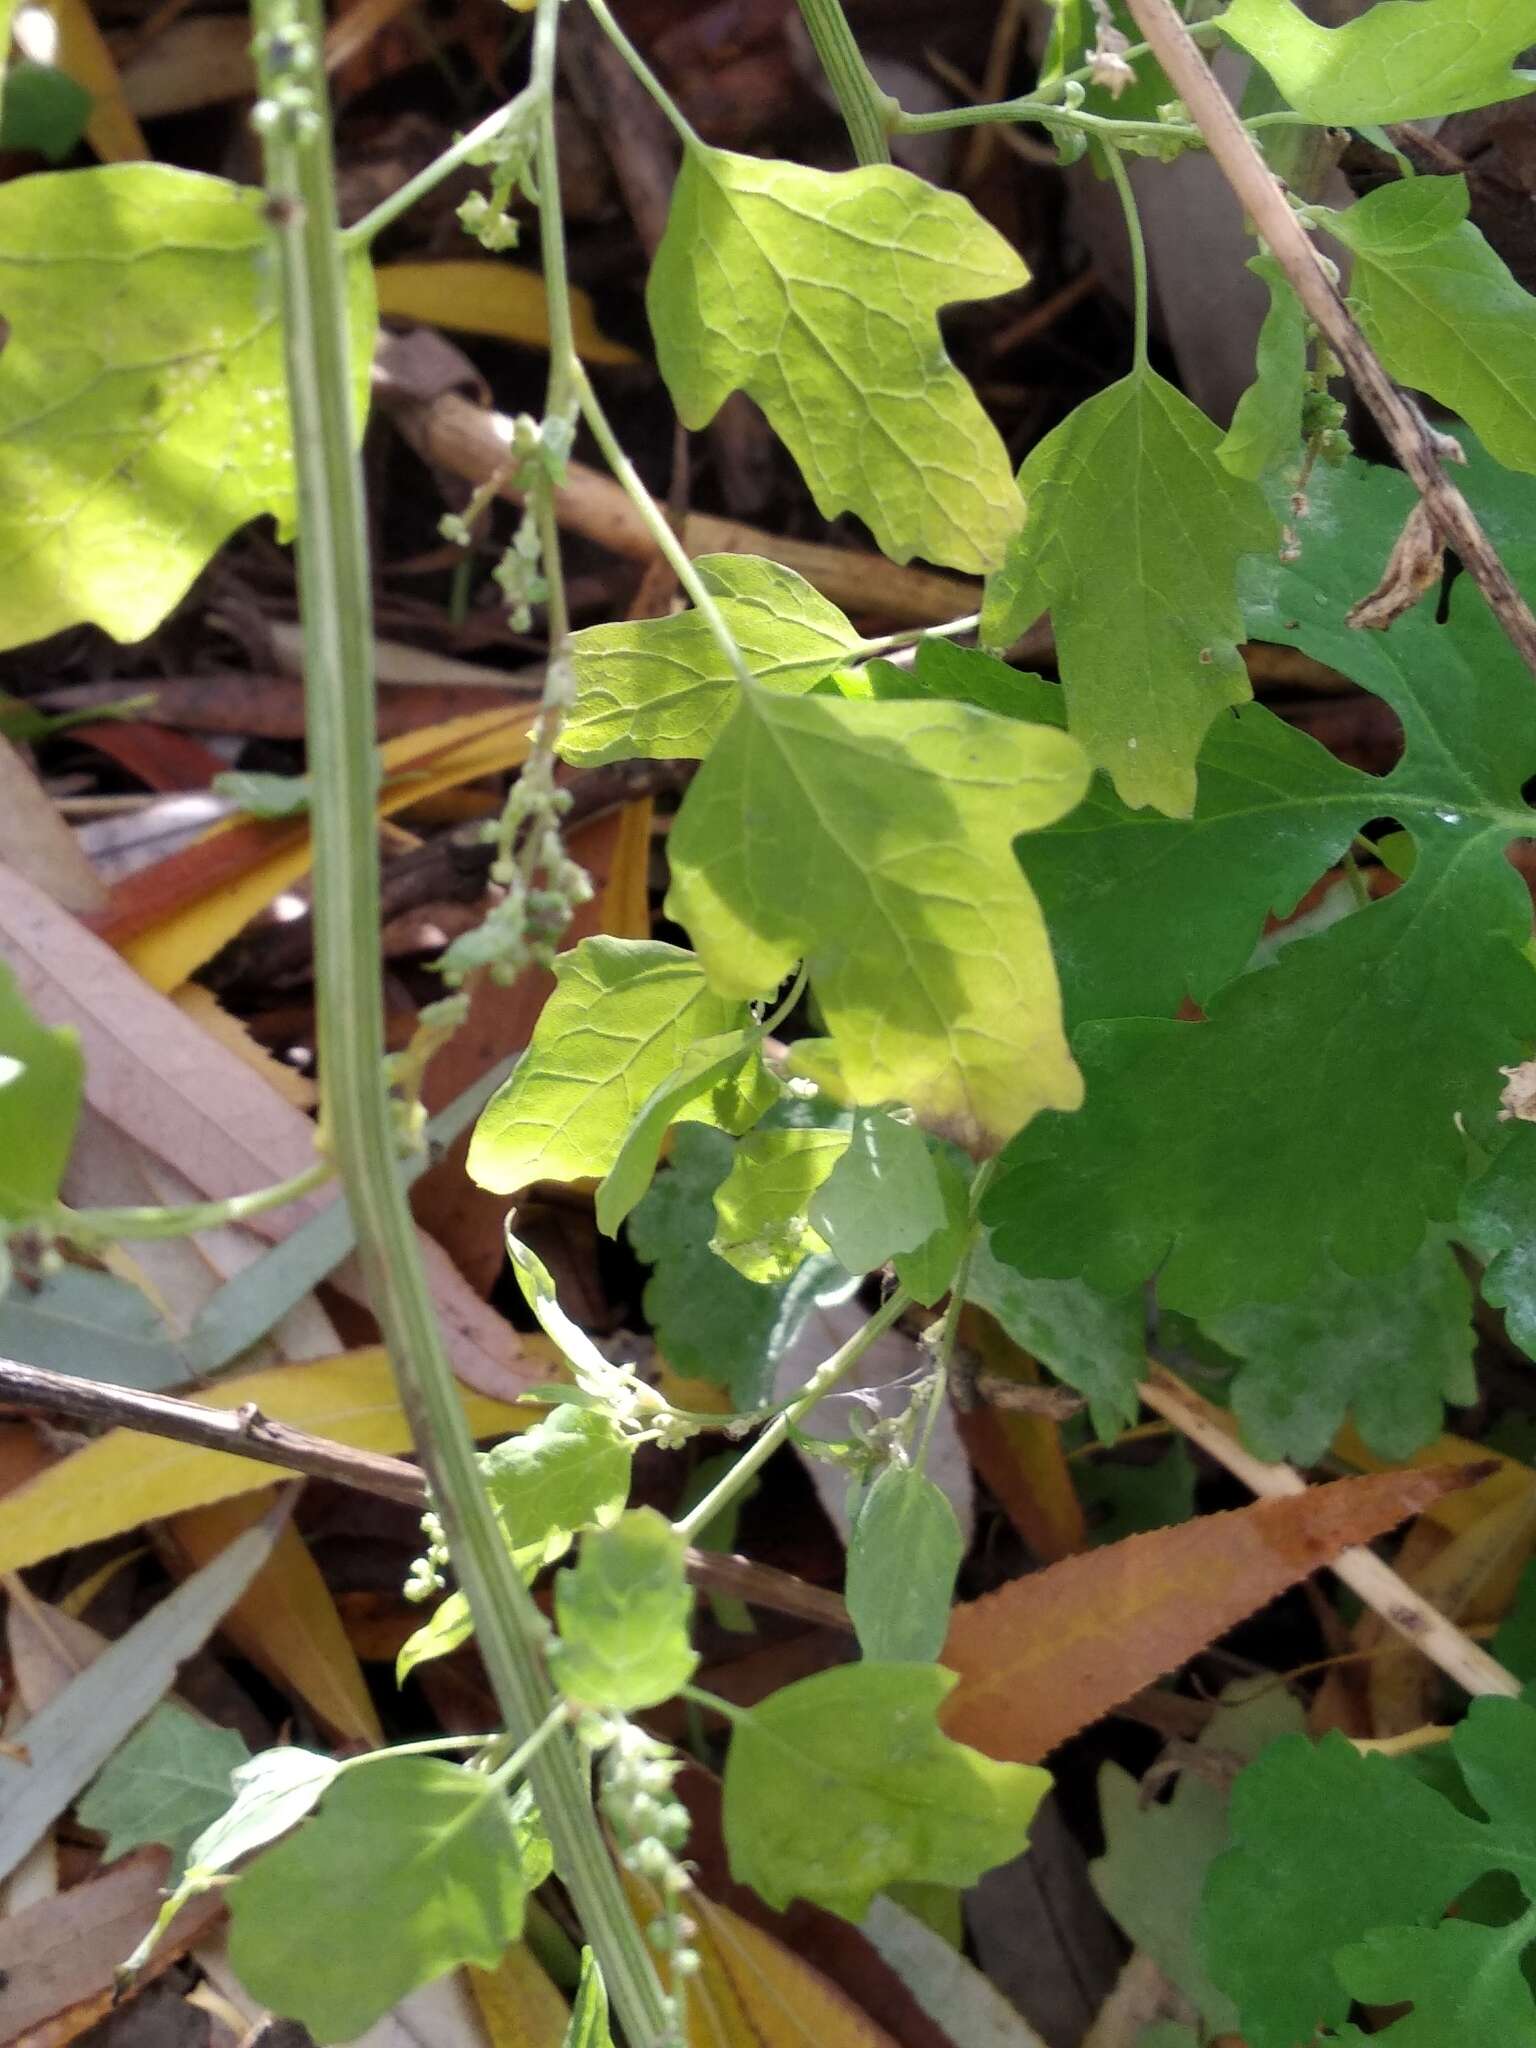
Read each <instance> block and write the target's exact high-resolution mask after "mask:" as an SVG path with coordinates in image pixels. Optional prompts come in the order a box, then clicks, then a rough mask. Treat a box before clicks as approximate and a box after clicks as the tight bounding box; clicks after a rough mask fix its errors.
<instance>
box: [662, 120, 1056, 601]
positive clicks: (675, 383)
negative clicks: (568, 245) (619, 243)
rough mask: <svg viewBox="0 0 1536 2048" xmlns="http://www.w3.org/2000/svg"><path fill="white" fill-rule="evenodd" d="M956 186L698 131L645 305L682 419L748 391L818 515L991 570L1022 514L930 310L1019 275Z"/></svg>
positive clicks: (704, 418)
mask: <svg viewBox="0 0 1536 2048" xmlns="http://www.w3.org/2000/svg"><path fill="white" fill-rule="evenodd" d="M1028 281H1029V272H1028V271H1027V270H1026V268H1025V266H1024V264H1023V263H1022V261H1021V260H1020V259H1019V257H1018V256H1017V255H1016V254H1015V252H1014V251H1013V249H1011V248H1010V247H1009V245H1008V244H1007V243H1006V242H1005V241H1004V240H1003V238H1002V236H1001V235H999V234H998V233H997V231H996V229H994V228H991V227H989V226H988V225H987V224H986V222H985V221H983V220H982V218H981V216H980V215H979V214H978V213H977V212H976V211H975V209H974V208H973V207H972V206H971V205H970V204H969V202H968V201H966V200H965V199H962V198H961V197H960V196H959V195H958V194H957V193H953V192H943V191H939V190H937V189H935V187H933V186H932V185H928V184H926V183H925V182H924V181H923V180H922V179H921V178H918V177H915V176H914V175H913V174H912V173H911V172H910V171H901V170H896V169H893V168H892V167H891V166H889V165H867V166H865V167H864V168H863V169H860V170H856V171H814V170H807V169H804V168H802V167H801V166H800V165H797V164H788V163H781V162H772V161H768V162H765V161H762V160H761V159H759V158H757V157H749V156H738V155H736V154H734V153H733V152H731V151H729V150H721V149H708V148H705V147H704V146H703V145H702V144H700V143H697V142H694V143H691V144H690V145H689V147H688V148H687V150H686V151H685V152H684V157H683V167H682V170H681V172H680V173H679V176H678V180H677V185H676V188H675V190H674V192H673V195H672V208H671V212H670V214H669V215H668V219H667V231H666V235H665V237H664V238H663V240H662V243H661V246H660V248H659V249H658V250H657V252H656V260H655V262H654V263H653V264H652V266H651V275H650V282H649V285H648V287H647V291H646V304H647V307H648V309H649V312H650V318H651V329H652V332H653V333H654V335H655V337H656V353H657V361H658V363H659V365H660V368H661V374H662V376H663V377H664V378H665V379H666V383H667V388H668V390H669V391H670V392H671V394H672V399H673V402H674V404H675V405H676V407H677V411H678V416H679V418H680V419H681V420H682V422H683V424H684V426H687V427H702V426H706V425H707V424H708V423H709V421H710V420H711V419H713V418H714V416H715V414H716V413H717V412H718V411H719V409H720V407H721V405H722V404H724V402H725V400H726V399H727V398H728V397H729V396H730V394H731V392H732V391H736V390H742V391H745V392H746V393H747V394H748V395H749V396H750V397H752V398H755V399H756V400H757V402H758V404H759V405H760V406H761V407H762V408H763V411H764V412H765V413H766V414H767V416H768V419H769V422H770V424H771V425H772V426H773V428H774V430H775V432H776V433H778V435H779V436H780V438H781V439H782V440H783V441H784V443H785V445H786V446H787V447H788V448H789V451H790V453H791V454H792V455H793V456H794V458H795V460H796V462H797V463H798V464H799V465H800V469H801V473H802V474H803V475H804V477H805V480H806V483H807V485H808V486H809V488H810V492H811V496H812V497H813V498H814V499H815V501H816V505H817V509H818V510H819V511H820V512H821V513H822V514H823V516H824V517H825V518H828V519H835V518H836V517H837V515H838V514H839V513H840V512H856V513H858V515H859V517H860V518H861V519H863V520H864V521H865V523H866V524H867V525H868V526H869V528H870V530H871V532H872V533H873V534H874V536H875V539H876V540H877V541H878V542H879V544H880V548H881V550H882V552H883V553H885V554H887V555H889V556H890V557H891V558H892V560H894V561H897V562H906V561H909V560H910V559H911V558H912V556H913V555H922V556H924V557H925V558H926V559H927V560H928V561H931V562H938V563H941V564H943V565H944V566H945V567H948V568H952V569H965V570H970V571H973V572H979V571H982V570H986V569H990V568H993V567H995V566H996V564H997V563H998V561H999V560H1000V559H1001V557H1002V552H1003V549H1004V547H1005V546H1006V545H1007V542H1008V539H1009V537H1010V535H1012V534H1013V533H1014V532H1015V531H1016V530H1017V528H1018V525H1019V518H1020V510H1019V503H1018V498H1017V495H1016V494H1015V492H1014V490H1013V486H1012V481H1011V478H1010V475H1009V463H1008V456H1007V452H1006V450H1005V449H1004V446H1003V443H1002V440H1001V438H1000V437H999V435H998V432H997V429H996V428H995V427H994V426H993V425H992V423H991V421H990V420H989V419H988V418H987V415H986V414H985V413H984V412H983V410H982V408H981V405H980V403H979V401H978V400H977V398H976V395H975V393H974V392H973V391H972V390H971V388H970V386H969V384H967V383H966V381H965V379H964V378H963V377H962V376H961V375H960V373H959V372H958V371H957V370H956V369H955V367H954V365H953V364H952V363H951V362H950V360H949V357H948V356H947V355H946V354H945V351H944V345H943V340H942V338H941V336H940V334H939V329H938V321H937V314H938V311H939V308H940V307H941V306H946V305H952V304H954V303H956V302H957V301H959V300H962V299H987V298H993V297H995V296H996V295H997V294H998V293H999V292H1007V291H1015V290H1017V289H1018V288H1019V286H1021V285H1024V284H1027V283H1028Z"/></svg>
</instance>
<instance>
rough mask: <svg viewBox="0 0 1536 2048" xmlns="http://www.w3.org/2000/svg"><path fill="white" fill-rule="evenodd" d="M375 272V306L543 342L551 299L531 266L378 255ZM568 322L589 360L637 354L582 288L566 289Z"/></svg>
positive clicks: (620, 359) (623, 359) (456, 327)
mask: <svg viewBox="0 0 1536 2048" xmlns="http://www.w3.org/2000/svg"><path fill="white" fill-rule="evenodd" d="M373 275H374V280H375V282H376V283H377V285H378V288H379V311H380V312H381V313H384V314H391V315H393V316H394V317H396V318H397V319H401V320H420V321H424V322H425V323H426V324H427V325H428V326H432V327H448V328H451V329H452V330H453V331H454V332H455V333H456V334H490V335H494V336H495V337H496V338H497V340H499V341H516V342H521V343H522V344H523V345H524V346H525V347H527V348H547V347H548V346H549V301H548V299H547V298H546V296H545V293H544V280H543V278H542V277H540V275H539V273H538V272H537V271H536V270H523V269H522V268H520V267H519V266H518V265H517V264H515V263H506V262H500V261H497V260H496V259H495V258H487V259H480V258H476V257H473V256H470V257H455V258H450V259H448V260H445V261H441V262H437V263H381V264H379V265H378V266H377V267H376V268H375V270H374V273H373ZM571 325H572V328H573V330H574V334H573V338H574V340H575V343H576V350H577V353H578V354H579V355H582V356H585V357H586V359H587V361H588V362H589V363H637V362H638V361H639V360H640V358H639V357H638V356H637V355H636V354H635V352H634V350H633V349H632V348H626V347H625V346H624V344H623V343H622V342H620V341H610V340H609V339H608V336H607V335H606V334H604V333H603V331H602V329H601V328H600V327H599V326H598V324H597V317H596V315H595V314H594V313H593V311H592V301H591V299H590V298H588V296H587V294H586V293H585V292H584V291H581V290H573V291H572V292H571Z"/></svg>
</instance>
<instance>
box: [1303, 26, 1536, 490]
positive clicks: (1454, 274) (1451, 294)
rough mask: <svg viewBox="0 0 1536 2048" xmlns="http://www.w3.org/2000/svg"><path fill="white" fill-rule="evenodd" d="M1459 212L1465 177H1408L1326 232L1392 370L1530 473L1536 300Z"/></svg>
mask: <svg viewBox="0 0 1536 2048" xmlns="http://www.w3.org/2000/svg"><path fill="white" fill-rule="evenodd" d="M1418 4H1419V5H1421V6H1422V5H1423V4H1424V0H1418ZM1527 14H1528V15H1529V10H1528V9H1527ZM1527 25H1528V26H1529V22H1528V24H1527ZM1466 213H1467V181H1466V179H1465V178H1460V177H1457V178H1405V179H1403V180H1402V181H1401V182H1400V183H1398V184H1395V185H1381V186H1378V187H1377V189H1376V190H1375V191H1374V192H1371V193H1368V194H1367V195H1366V197H1365V198H1364V199H1361V200H1359V201H1357V203H1356V204H1355V205H1354V206H1351V207H1350V208H1349V209H1348V211H1347V212H1344V213H1331V214H1329V216H1328V230H1329V232H1330V234H1333V235H1336V236H1337V237H1338V239H1339V240H1340V241H1341V242H1343V243H1344V244H1345V245H1346V247H1348V248H1350V249H1352V250H1353V251H1354V252H1355V266H1354V271H1353V274H1352V276H1351V279H1350V292H1349V302H1350V305H1351V306H1352V307H1353V308H1354V311H1355V313H1356V315H1357V317H1358V318H1359V321H1360V325H1361V326H1362V327H1363V328H1364V330H1365V334H1366V339H1367V340H1368V341H1369V342H1370V343H1371V345H1372V347H1373V348H1374V349H1375V350H1376V353H1377V354H1378V355H1379V356H1380V357H1381V360H1382V362H1383V363H1384V364H1385V365H1386V367H1387V369H1388V370H1389V371H1390V372H1391V374H1392V375H1393V376H1394V377H1395V378H1397V380H1398V381H1399V383H1403V384H1409V385H1412V386H1414V387H1415V388H1416V389H1418V390H1420V391H1427V392H1429V394H1430V396H1431V397H1433V398H1438V399H1439V400H1440V402H1441V404H1442V405H1447V406H1449V407H1450V408H1451V409H1452V411H1454V412H1458V413H1460V414H1461V416H1462V418H1463V419H1464V420H1465V421H1466V422H1467V424H1468V426H1470V427H1471V428H1472V429H1473V431H1474V432H1475V433H1476V434H1478V435H1479V436H1480V438H1481V439H1482V440H1483V441H1484V443H1485V444H1486V445H1487V447H1488V449H1489V451H1490V452H1491V453H1492V454H1494V455H1496V456H1497V457H1498V459H1499V461H1500V462H1504V463H1507V464H1508V465H1509V467H1510V468H1511V469H1524V470H1536V299H1533V298H1532V297H1531V295H1530V293H1529V292H1527V291H1524V290H1523V289H1522V288H1521V286H1520V285H1518V284H1517V283H1516V282H1515V280H1514V278H1513V277H1512V276H1511V275H1510V272H1509V268H1508V266H1507V265H1506V264H1505V262H1504V259H1503V258H1502V257H1501V256H1499V255H1498V254H1496V252H1495V251H1494V250H1493V249H1491V248H1490V247H1489V245H1488V243H1487V242H1486V241H1485V240H1484V239H1483V236H1482V233H1481V232H1480V230H1479V229H1477V228H1475V227H1474V226H1473V225H1472V223H1471V222H1470V221H1469V220H1468V219H1467V218H1466Z"/></svg>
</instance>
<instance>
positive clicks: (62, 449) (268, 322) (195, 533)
mask: <svg viewBox="0 0 1536 2048" xmlns="http://www.w3.org/2000/svg"><path fill="white" fill-rule="evenodd" d="M263 204H264V199H263V195H262V193H261V192H259V191H252V190H249V189H247V188H245V187H242V186H239V185H232V184H230V183H228V182H227V181H226V180H225V179H222V178H211V177H205V176H202V175H201V174H199V173H196V172H192V171H183V170H178V169H175V168H173V167H172V166H170V165H168V164H111V165H103V166H101V167H100V168H97V169H93V170H82V171H48V172H42V173H39V174H38V175H36V176H34V177H30V178H17V179H14V180H13V181H12V182H11V183H9V184H6V185H4V186H0V303H3V305H4V309H5V317H6V319H7V321H8V323H9V325H10V336H9V339H8V341H7V342H6V345H5V349H4V352H3V353H0V577H3V578H4V579H5V587H6V604H5V607H4V614H3V618H0V645H3V646H5V647H14V646H17V645H19V644H21V643H22V642H24V641H28V640H36V639H39V638H41V637H44V636H45V635H47V634H49V633H57V632H60V631H62V630H63V629H64V628H65V627H66V626H73V625H78V624H80V623H81V622H84V621H89V622H90V623H93V624H95V625H98V626H100V627H102V629H103V630H104V631H106V632H108V633H110V634H112V636H113V637H114V638H115V639H118V640H126V641H132V640H141V639H142V638H143V637H144V636H145V634H147V633H149V632H151V631H152V630H153V629H154V627H156V626H157V625H158V624H159V623H160V621H161V619H163V618H164V617H165V615H166V613H167V612H168V611H169V610H170V609H171V607H172V606H173V605H174V604H175V603H176V602H177V600H178V599H179V598H180V597H181V596H182V595H183V594H184V593H185V591H186V590H187V588H188V586H189V585H190V584H191V582H192V579H193V577H194V576H196V575H197V573H198V572H199V570H201V568H202V567H203V565H204V563H205V562H207V561H208V559H209V557H210V556H211V555H212V554H213V553H214V551H215V550H216V549H217V548H218V547H219V546H220V545H221V544H222V543H223V542H224V541H225V540H227V539H228V538H229V536H230V534H232V533H233V532H234V531H235V529H236V528H237V527H239V526H243V525H244V524H245V523H246V521H247V520H250V519H255V518H256V517H258V515H260V514H261V513H264V512H265V513H270V514H271V515H272V516H273V518H275V519H276V521H277V523H278V527H279V530H280V532H284V533H286V532H287V530H288V529H289V528H290V527H291V526H292V523H293V517H294V481H293V457H292V451H291V447H290V441H289V425H288V409H287V402H286V399H285V397H284V385H283V361H282V337H281V333H280V330H279V326H278V319H277V304H276V298H275V295H274V293H273V291H272V286H271V272H270V241H271V235H270V230H269V228H268V226H267V223H266V221H265V219H264V217H263V210H262V209H263ZM348 280H349V292H350V302H351V303H350V314H351V348H352V376H353V388H352V392H351V404H352V408H353V413H354V417H355V420H356V422H357V427H358V430H359V431H361V425H362V420H363V416H364V413H365V411H366V408H367V396H368V364H369V360H370V357H371V353H372V346H373V332H374V327H375V325H376V319H375V314H374V307H373V280H372V273H371V271H370V270H369V267H368V263H367V260H366V258H365V257H363V256H357V257H355V258H354V259H353V260H352V262H351V264H350V265H349V269H348ZM343 398H344V394H342V393H337V394H336V400H337V402H338V403H340V402H342V401H343Z"/></svg>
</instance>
